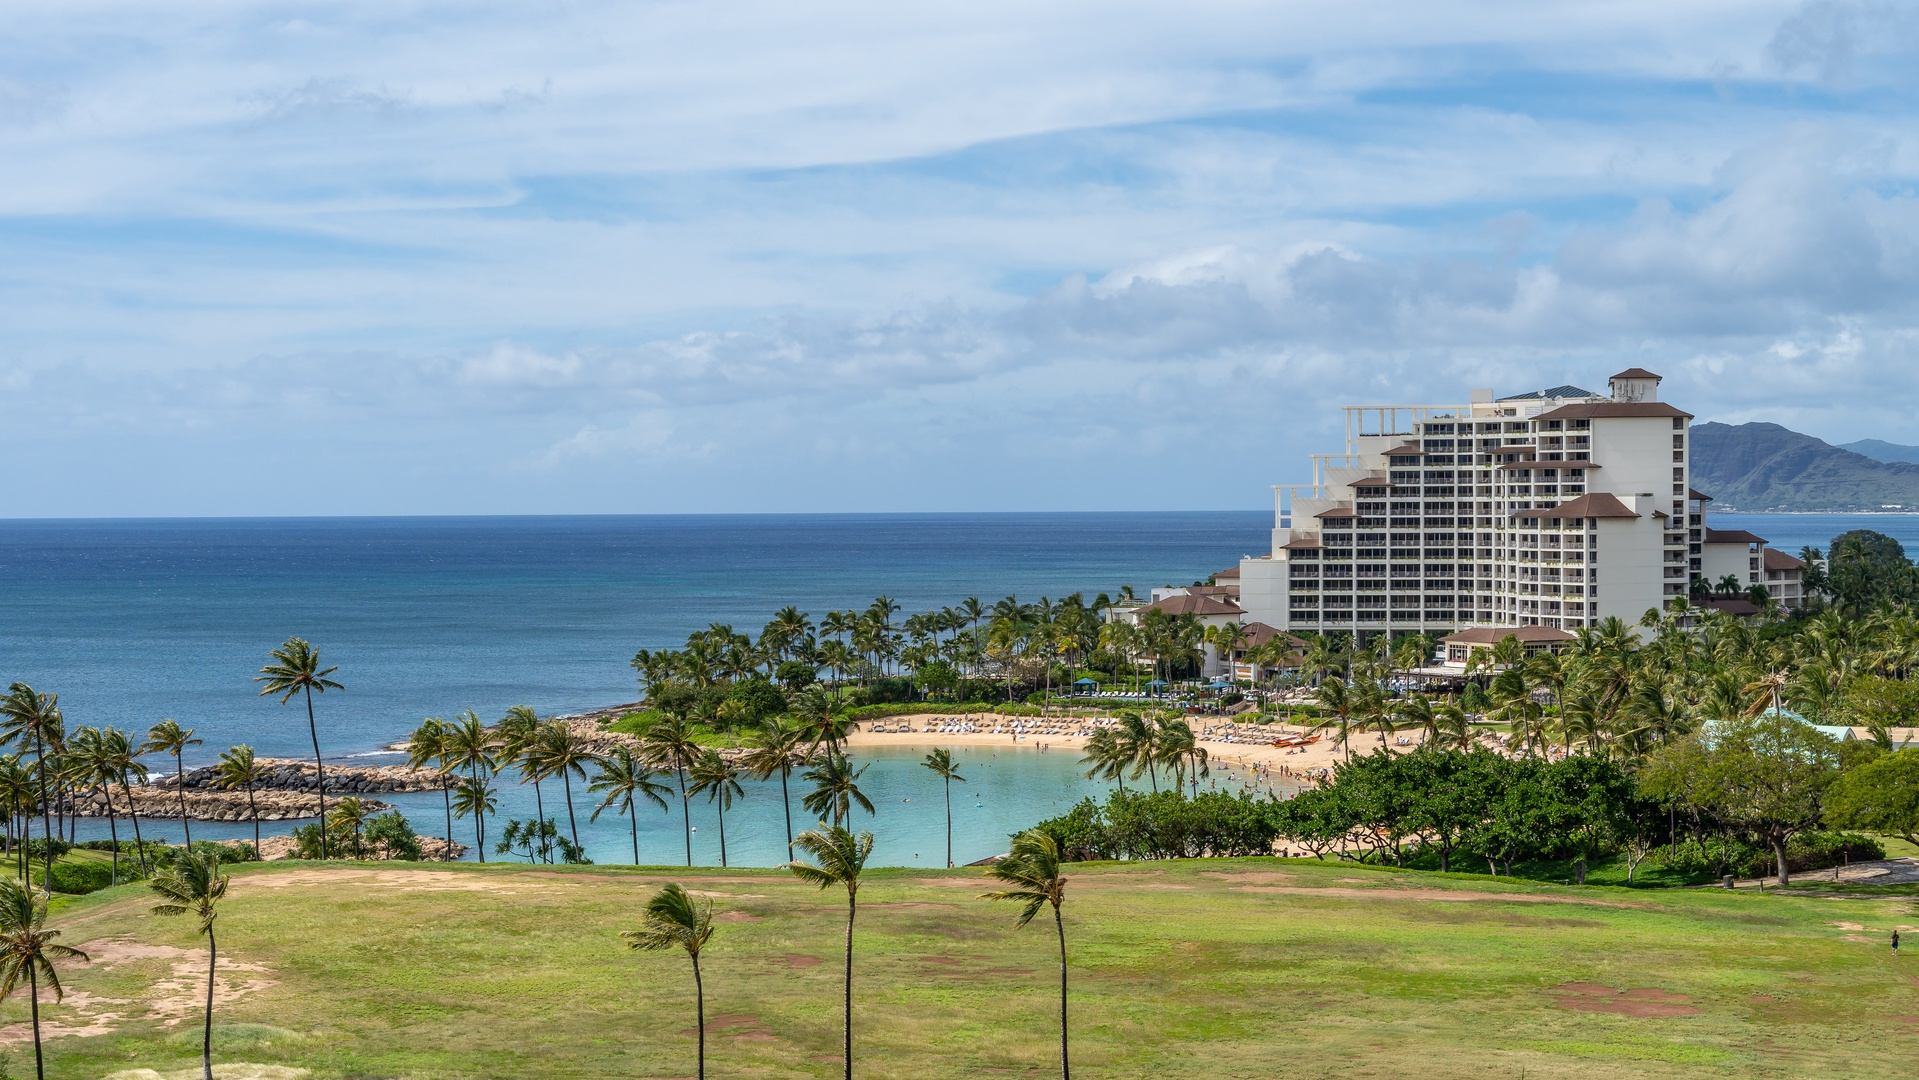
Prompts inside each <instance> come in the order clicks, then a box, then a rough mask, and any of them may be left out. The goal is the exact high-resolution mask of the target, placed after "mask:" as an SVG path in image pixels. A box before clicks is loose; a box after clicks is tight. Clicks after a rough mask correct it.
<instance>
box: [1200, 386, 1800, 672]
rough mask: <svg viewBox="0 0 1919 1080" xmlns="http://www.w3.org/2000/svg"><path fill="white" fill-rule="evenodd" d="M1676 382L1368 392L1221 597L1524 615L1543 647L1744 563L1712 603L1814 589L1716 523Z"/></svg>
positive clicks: (1269, 610) (1374, 618)
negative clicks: (1373, 396) (1465, 392)
mask: <svg viewBox="0 0 1919 1080" xmlns="http://www.w3.org/2000/svg"><path fill="white" fill-rule="evenodd" d="M1659 383H1660V377H1659V376H1658V375H1655V374H1653V373H1652V372H1650V371H1646V370H1643V369H1641V368H1629V369H1627V370H1625V371H1622V372H1620V373H1619V374H1617V375H1614V376H1613V377H1612V379H1611V381H1610V383H1609V386H1608V390H1609V392H1608V393H1606V394H1603V395H1602V394H1595V393H1593V392H1591V391H1589V390H1582V389H1580V388H1579V387H1576V386H1555V387H1552V388H1551V389H1548V390H1538V391H1534V392H1532V393H1528V394H1516V395H1513V396H1510V397H1494V396H1493V392H1492V391H1490V390H1474V391H1472V392H1471V393H1470V395H1469V396H1470V399H1471V400H1470V401H1469V402H1468V403H1467V404H1462V405H1348V406H1346V409H1345V412H1346V448H1345V451H1344V452H1343V453H1337V454H1315V455H1313V457H1312V461H1313V481H1312V483H1310V484H1297V485H1291V486H1277V487H1275V489H1274V491H1275V496H1276V499H1275V501H1276V509H1277V518H1278V520H1277V523H1276V526H1275V528H1274V529H1273V550H1272V553H1271V554H1269V555H1260V556H1254V557H1249V558H1246V559H1245V560H1243V561H1242V562H1241V563H1240V564H1239V567H1238V573H1237V577H1238V579H1239V580H1238V582H1237V583H1236V584H1237V585H1238V588H1237V590H1231V591H1236V592H1237V594H1238V595H1237V597H1233V596H1231V591H1229V590H1226V589H1224V588H1222V589H1220V590H1219V591H1220V592H1221V593H1225V594H1226V595H1222V596H1217V597H1208V598H1206V599H1208V600H1209V601H1210V602H1213V603H1218V604H1219V605H1220V606H1222V607H1224V606H1226V605H1227V604H1230V603H1232V602H1233V601H1234V600H1237V605H1238V607H1239V609H1240V611H1239V612H1238V613H1237V616H1238V619H1239V620H1241V621H1244V622H1246V623H1248V624H1254V623H1257V624H1264V626H1265V627H1270V628H1271V629H1272V630H1276V631H1301V630H1313V631H1320V632H1346V633H1352V634H1356V635H1358V636H1360V637H1364V638H1371V637H1373V636H1374V635H1376V634H1379V633H1382V632H1384V633H1392V634H1399V633H1404V632H1409V631H1424V632H1427V633H1432V634H1436V635H1443V634H1451V635H1452V637H1451V638H1450V639H1448V647H1449V649H1448V651H1449V653H1450V652H1462V653H1463V651H1465V650H1469V649H1470V648H1471V647H1472V646H1475V645H1483V644H1484V642H1482V641H1481V640H1480V639H1485V641H1486V642H1490V641H1493V640H1497V639H1498V638H1499V637H1503V636H1504V635H1505V634H1506V633H1509V632H1515V631H1517V636H1519V637H1520V639H1521V640H1522V641H1524V642H1526V643H1527V644H1528V645H1530V646H1532V647H1541V646H1545V645H1547V644H1548V643H1549V642H1552V641H1560V640H1565V639H1567V638H1570V637H1571V634H1570V633H1569V632H1570V631H1573V630H1576V629H1578V628H1579V627H1582V626H1589V625H1592V624H1594V623H1597V622H1598V621H1599V620H1601V619H1604V618H1607V617H1609V616H1617V617H1619V618H1620V619H1622V620H1625V621H1626V622H1628V623H1633V622H1636V621H1638V619H1639V618H1640V616H1641V615H1643V614H1644V613H1645V612H1646V610H1647V609H1648V608H1662V609H1663V608H1665V607H1667V606H1668V605H1669V604H1670V602H1671V601H1672V599H1673V598H1674V597H1684V596H1687V595H1688V594H1689V592H1690V591H1691V590H1690V588H1689V586H1690V584H1691V582H1692V581H1693V579H1694V578H1695V577H1703V578H1704V579H1706V581H1708V582H1710V583H1711V584H1712V585H1713V586H1714V587H1715V588H1718V587H1719V586H1720V584H1721V583H1722V582H1723V581H1724V579H1725V578H1726V577H1727V576H1728V575H1731V576H1733V577H1735V578H1736V579H1737V580H1738V582H1739V585H1740V589H1741V590H1742V593H1743V594H1746V595H1741V596H1733V595H1729V594H1723V593H1722V594H1721V595H1720V596H1719V597H1717V598H1715V599H1706V600H1703V601H1701V602H1702V603H1703V604H1704V605H1706V606H1717V607H1723V608H1725V609H1727V610H1730V611H1733V612H1734V613H1736V614H1751V613H1753V612H1755V611H1756V610H1757V606H1756V605H1754V604H1753V602H1752V601H1753V599H1754V597H1752V596H1750V595H1749V594H1750V593H1751V586H1753V585H1764V586H1765V587H1766V589H1767V592H1768V593H1769V594H1770V596H1771V598H1772V599H1773V600H1774V601H1776V602H1777V603H1778V604H1779V605H1780V606H1783V607H1794V606H1797V605H1798V604H1799V603H1800V602H1801V600H1802V584H1801V579H1802V571H1803V570H1804V569H1805V565H1804V564H1803V563H1801V562H1800V561H1799V560H1798V559H1796V558H1794V557H1792V556H1791V555H1788V554H1786V553H1785V552H1782V551H1775V550H1772V549H1770V548H1768V547H1767V546H1766V541H1765V540H1764V539H1762V538H1761V537H1758V536H1754V535H1752V534H1751V533H1748V532H1744V531H1738V530H1719V529H1713V528H1709V527H1707V525H1706V504H1707V502H1708V500H1709V498H1710V496H1709V495H1707V494H1704V493H1701V492H1699V491H1697V490H1694V489H1693V488H1692V486H1691V479H1690V464H1689V462H1690V458H1691V454H1690V450H1691V447H1690V446H1689V435H1690V432H1689V430H1688V425H1689V424H1690V423H1691V421H1692V415H1691V414H1690V413H1687V412H1685V411H1684V410H1682V409H1679V408H1677V407H1675V406H1672V405H1669V404H1667V403H1665V402H1663V401H1660V400H1659ZM1233 576H1234V575H1233V573H1232V572H1230V571H1229V572H1227V573H1226V574H1222V575H1219V576H1218V579H1217V580H1218V581H1219V584H1220V585H1221V586H1224V585H1227V584H1228V583H1229V582H1230V579H1231V578H1232V577H1233ZM1168 591H1169V592H1170V591H1174V590H1168ZM1182 591H1183V590H1182ZM1211 591H1212V590H1208V592H1211ZM1167 599H1169V600H1171V599H1174V598H1173V597H1167ZM1198 599H1200V598H1199V597H1193V598H1191V599H1190V600H1188V601H1187V602H1188V603H1191V602H1193V601H1196V600H1198ZM1454 631H1462V632H1461V633H1457V634H1454V633H1453V632H1454ZM1554 631H1558V632H1557V633H1555V632H1554ZM1455 646H1457V648H1455Z"/></svg>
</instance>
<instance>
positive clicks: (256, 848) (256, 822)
mask: <svg viewBox="0 0 1919 1080" xmlns="http://www.w3.org/2000/svg"><path fill="white" fill-rule="evenodd" d="M247 814H248V815H249V816H251V817H252V818H253V857H254V858H256V859H258V858H262V856H261V854H260V807H259V805H258V804H257V803H255V802H254V801H253V781H251V780H248V781H247Z"/></svg>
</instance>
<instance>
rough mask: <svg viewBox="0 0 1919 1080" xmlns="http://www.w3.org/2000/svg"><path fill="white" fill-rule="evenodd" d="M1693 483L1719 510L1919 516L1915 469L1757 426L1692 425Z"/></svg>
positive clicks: (1777, 427)
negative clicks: (1901, 512)
mask: <svg viewBox="0 0 1919 1080" xmlns="http://www.w3.org/2000/svg"><path fill="white" fill-rule="evenodd" d="M1867 441H1868V442H1877V440H1867ZM1854 445H1857V444H1854ZM1883 445H1886V446H1897V444H1894V443H1885V444H1883ZM1692 483H1693V486H1694V487H1696V488H1698V489H1699V490H1700V491H1703V492H1705V493H1706V494H1708V495H1711V496H1712V497H1713V501H1714V506H1715V508H1716V509H1720V510H1746V511H1800V512H1816V511H1833V512H1841V511H1886V510H1894V511H1897V510H1919V464H1914V463H1911V462H1905V461H1881V460H1878V459H1876V458H1873V457H1871V456H1868V455H1866V454H1862V453H1859V452H1857V451H1855V450H1850V449H1847V448H1845V447H1840V446H1834V445H1832V444H1831V443H1828V442H1826V441H1824V440H1823V439H1817V438H1814V437H1813V436H1811V435H1806V434H1802V433H1800V432H1797V431H1793V430H1792V429H1790V428H1786V427H1782V426H1780V425H1778V424H1769V423H1764V422H1754V423H1749V424H1736V425H1735V424H1722V423H1719V422H1717V421H1708V422H1706V423H1703V424H1694V425H1693V428H1692Z"/></svg>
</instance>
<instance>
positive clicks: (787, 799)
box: [633, 764, 793, 862]
mask: <svg viewBox="0 0 1919 1080" xmlns="http://www.w3.org/2000/svg"><path fill="white" fill-rule="evenodd" d="M792 771H793V767H792V766H791V765H786V764H782V765H781V766H780V809H781V810H784V811H785V812H786V858H787V861H788V862H791V861H792V859H793V796H791V795H789V794H788V793H787V790H786V777H787V775H788V774H789V773H791V772H792ZM633 861H634V862H638V861H640V860H639V856H637V855H636V856H634V857H633Z"/></svg>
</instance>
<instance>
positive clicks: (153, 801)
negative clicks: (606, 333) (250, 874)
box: [74, 758, 440, 821]
mask: <svg viewBox="0 0 1919 1080" xmlns="http://www.w3.org/2000/svg"><path fill="white" fill-rule="evenodd" d="M259 764H260V766H261V767H262V773H263V775H262V776H261V778H260V780H259V782H257V783H256V784H254V786H253V795H252V799H251V801H250V802H249V800H248V797H247V792H246V790H245V789H244V788H242V789H240V790H237V791H229V790H227V789H226V788H225V787H222V786H221V785H220V782H219V779H218V777H217V776H216V775H215V773H214V770H213V769H212V767H210V766H209V767H203V768H198V769H190V770H188V771H187V774H186V775H185V776H184V777H180V776H167V775H161V776H156V777H154V778H153V782H152V783H148V784H139V785H135V786H134V787H133V788H132V794H133V808H134V809H135V810H137V811H139V813H140V816H141V817H154V818H178V817H179V816H180V803H181V799H182V797H184V798H185V801H186V813H187V816H188V817H189V818H191V819H193V820H194V821H252V820H253V813H254V809H255V808H257V809H258V811H259V815H260V820H261V821H292V820H296V819H299V818H311V817H315V816H318V814H319V812H320V810H319V802H320V800H319V795H318V794H317V789H318V786H319V785H318V783H317V782H316V777H315V770H314V768H313V763H312V762H311V761H297V760H294V759H291V758H260V759H259ZM438 790H440V774H439V773H437V772H433V771H431V770H425V769H414V768H410V767H408V766H405V765H328V766H327V769H326V791H327V796H328V799H329V802H331V801H336V800H338V799H339V798H341V797H344V796H347V795H352V796H354V797H356V798H358V799H359V800H360V805H361V806H363V807H365V808H366V809H367V811H368V812H369V813H376V814H377V813H383V812H385V811H387V810H391V809H393V807H392V806H390V805H389V804H387V803H383V802H380V801H379V800H377V799H373V798H369V796H372V795H386V794H393V793H398V792H409V791H438ZM74 810H75V812H77V813H79V814H80V816H82V817H105V816H107V798H106V796H105V795H104V794H103V793H101V792H99V791H98V790H95V791H93V792H91V793H88V794H83V795H82V796H80V798H79V799H78V800H77V803H76V806H75V807H74ZM113 812H114V813H116V814H125V813H126V812H127V791H126V790H125V789H115V790H114V792H113Z"/></svg>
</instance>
